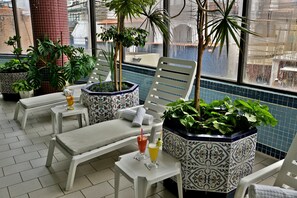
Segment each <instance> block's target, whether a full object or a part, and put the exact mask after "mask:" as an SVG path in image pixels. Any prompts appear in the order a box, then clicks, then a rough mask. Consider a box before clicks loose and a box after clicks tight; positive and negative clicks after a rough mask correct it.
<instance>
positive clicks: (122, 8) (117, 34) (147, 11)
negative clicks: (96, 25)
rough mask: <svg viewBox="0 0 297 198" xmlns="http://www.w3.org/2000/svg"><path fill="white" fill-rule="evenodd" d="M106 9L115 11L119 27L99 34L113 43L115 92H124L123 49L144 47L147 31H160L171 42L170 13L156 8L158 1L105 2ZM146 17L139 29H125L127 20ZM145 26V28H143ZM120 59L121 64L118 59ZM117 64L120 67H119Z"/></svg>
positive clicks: (112, 0) (113, 27)
mask: <svg viewBox="0 0 297 198" xmlns="http://www.w3.org/2000/svg"><path fill="white" fill-rule="evenodd" d="M105 2H106V7H108V8H109V10H110V11H114V12H115V14H116V16H117V26H111V27H110V28H109V29H106V30H105V31H104V32H103V33H100V34H98V37H100V38H101V39H102V40H103V41H113V43H114V45H113V47H114V58H113V64H114V77H113V81H114V86H115V90H117V91H119V90H122V57H123V47H130V46H144V45H145V42H146V37H147V35H148V32H147V31H146V29H149V28H150V27H151V29H152V30H153V31H155V30H156V29H158V30H160V31H161V32H162V33H163V36H164V38H165V39H166V40H167V41H168V40H169V31H168V23H169V17H168V13H167V12H166V11H165V10H163V9H158V8H156V7H155V4H156V0H125V1H123V0H105ZM140 16H143V17H144V21H143V23H142V25H141V27H139V28H134V27H129V28H126V27H124V21H125V19H130V20H131V21H132V19H133V18H138V17H140ZM142 26H144V27H145V28H142ZM118 58H119V63H118V62H117V59H118ZM117 64H118V65H119V67H117Z"/></svg>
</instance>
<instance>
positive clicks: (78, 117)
mask: <svg viewBox="0 0 297 198" xmlns="http://www.w3.org/2000/svg"><path fill="white" fill-rule="evenodd" d="M77 120H78V126H79V128H82V114H78V115H77Z"/></svg>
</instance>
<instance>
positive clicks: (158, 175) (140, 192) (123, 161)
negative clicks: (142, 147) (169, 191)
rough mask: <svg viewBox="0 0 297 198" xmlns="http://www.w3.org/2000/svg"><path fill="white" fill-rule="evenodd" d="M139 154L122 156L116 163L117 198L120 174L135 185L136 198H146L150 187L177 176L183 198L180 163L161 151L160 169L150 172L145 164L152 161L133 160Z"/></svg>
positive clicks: (179, 190)
mask: <svg viewBox="0 0 297 198" xmlns="http://www.w3.org/2000/svg"><path fill="white" fill-rule="evenodd" d="M147 150H148V149H147ZM137 152H138V151H136V152H133V153H129V154H125V155H122V156H120V157H119V158H120V160H119V161H118V162H116V163H115V198H118V197H119V184H120V174H122V175H124V176H125V177H126V178H127V179H128V180H130V181H131V182H133V183H134V191H135V198H145V195H146V191H147V189H148V187H149V186H150V185H152V184H154V183H157V182H159V181H162V180H164V179H167V178H169V177H173V176H176V180H177V186H178V197H179V198H182V197H183V193H182V178H181V165H180V162H179V161H178V160H177V159H175V158H173V157H171V156H170V155H169V154H167V153H165V152H164V151H162V150H160V151H159V156H158V160H157V161H158V164H159V167H158V168H152V169H151V170H148V169H147V167H146V166H145V165H144V163H146V162H150V159H149V158H148V159H146V160H142V161H137V160H135V159H133V158H134V156H135V155H136V153H137ZM147 155H148V153H147Z"/></svg>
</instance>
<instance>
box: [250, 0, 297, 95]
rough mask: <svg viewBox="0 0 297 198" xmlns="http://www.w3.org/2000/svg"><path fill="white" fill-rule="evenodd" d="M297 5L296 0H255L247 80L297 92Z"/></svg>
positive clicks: (252, 3)
mask: <svg viewBox="0 0 297 198" xmlns="http://www.w3.org/2000/svg"><path fill="white" fill-rule="evenodd" d="M296 9H297V4H296V1H295V0H286V1H284V0H273V1H270V0H252V1H251V11H250V13H249V15H250V16H249V18H251V19H253V21H251V28H252V29H253V30H256V31H257V33H259V34H260V35H261V37H255V36H250V37H249V39H248V54H247V55H248V56H247V64H246V66H245V68H244V82H245V83H250V84H257V85H260V86H266V87H273V88H277V89H283V90H284V89H285V90H290V91H294V92H296V91H297V52H296V51H297V12H296Z"/></svg>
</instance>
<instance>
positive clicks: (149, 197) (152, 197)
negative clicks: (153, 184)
mask: <svg viewBox="0 0 297 198" xmlns="http://www.w3.org/2000/svg"><path fill="white" fill-rule="evenodd" d="M147 198H161V197H160V196H159V195H158V194H154V195H152V196H148V197H147Z"/></svg>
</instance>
